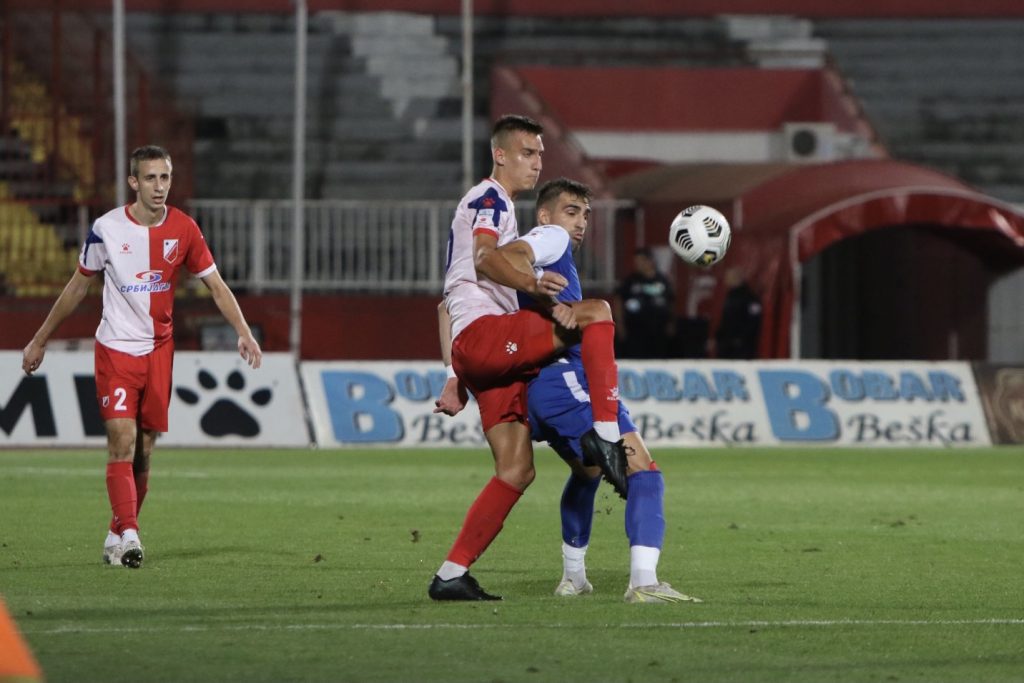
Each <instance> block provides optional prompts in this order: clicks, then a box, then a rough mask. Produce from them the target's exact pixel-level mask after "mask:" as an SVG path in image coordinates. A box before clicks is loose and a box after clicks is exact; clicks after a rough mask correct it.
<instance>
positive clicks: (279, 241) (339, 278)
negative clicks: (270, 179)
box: [190, 199, 638, 293]
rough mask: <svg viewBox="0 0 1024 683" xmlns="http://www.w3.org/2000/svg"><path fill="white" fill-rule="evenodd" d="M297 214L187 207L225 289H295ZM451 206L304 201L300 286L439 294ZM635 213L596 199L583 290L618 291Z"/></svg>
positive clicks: (269, 207) (523, 217) (220, 205)
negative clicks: (622, 251)
mask: <svg viewBox="0 0 1024 683" xmlns="http://www.w3.org/2000/svg"><path fill="white" fill-rule="evenodd" d="M291 207H292V202H291V201H285V200H273V201H270V200H260V201H248V200H226V199H198V200H193V201H192V202H191V207H190V208H191V212H192V215H193V216H194V217H195V219H196V221H197V222H198V223H199V226H200V227H201V228H202V229H203V233H204V235H205V236H206V240H207V242H208V243H209V245H210V249H211V250H212V251H213V255H214V258H215V259H216V260H217V264H218V267H219V269H220V271H221V274H222V275H223V276H224V278H225V279H226V280H227V281H228V283H229V284H230V285H232V286H233V287H244V288H246V289H247V290H249V291H252V292H260V291H273V290H284V289H287V288H288V287H290V285H291V245H292V239H291V230H292V208H291ZM454 209H455V205H454V203H453V202H452V201H382V202H369V201H355V200H353V201H346V200H315V201H314V200H310V201H307V202H306V205H305V216H304V221H305V231H306V234H305V245H306V254H305V259H304V263H305V273H304V274H303V277H302V283H303V288H304V289H306V290H321V291H342V290H348V291H364V292H382V293H383V292H395V293H398V292H410V293H411V292H439V291H440V290H441V288H442V285H443V282H444V266H445V254H446V250H447V243H448V232H449V228H450V225H451V218H452V214H453V212H454ZM637 214H638V210H637V209H636V208H635V207H634V205H633V204H632V203H631V202H625V201H613V200H598V201H595V202H594V204H593V216H594V218H593V220H592V221H591V225H590V228H589V230H588V235H587V241H586V243H585V245H584V248H583V249H582V250H581V252H580V254H579V255H578V256H577V264H578V265H579V268H580V276H581V278H582V279H583V286H584V288H585V290H588V289H591V288H593V289H596V290H600V291H610V290H612V289H614V287H615V284H616V277H615V253H616V244H617V242H618V240H617V239H616V232H617V231H616V225H617V223H618V221H619V220H624V219H629V220H636V218H637V217H638V216H637ZM517 218H518V221H519V225H520V229H521V230H522V231H523V232H525V231H526V230H527V229H529V227H532V226H533V224H534V218H533V208H532V206H531V207H528V208H520V209H517ZM627 248H628V247H627Z"/></svg>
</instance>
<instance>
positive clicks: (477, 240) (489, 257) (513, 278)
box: [473, 233, 568, 298]
mask: <svg viewBox="0 0 1024 683" xmlns="http://www.w3.org/2000/svg"><path fill="white" fill-rule="evenodd" d="M527 248H529V245H527ZM473 259H474V265H475V266H476V272H477V274H478V275H483V276H484V277H486V278H487V279H488V280H490V281H492V282H496V283H498V284H499V285H505V286H506V287H512V288H513V289H518V290H519V291H520V292H524V293H526V294H529V295H530V296H533V297H537V298H540V297H544V296H547V297H552V296H556V295H557V294H558V293H559V292H561V291H562V290H563V289H565V286H566V285H567V284H568V281H567V280H566V279H565V278H564V277H562V276H561V275H559V274H557V273H544V274H543V275H542V276H541V277H539V278H538V277H535V276H534V274H533V268H532V265H533V250H532V249H531V250H530V265H531V267H530V270H529V272H527V273H524V272H523V271H521V270H519V269H517V268H516V267H515V266H513V265H512V263H511V262H509V260H508V259H507V258H505V257H504V255H502V254H501V253H499V252H498V240H497V238H496V237H494V235H491V234H488V233H479V234H477V235H475V236H474V237H473Z"/></svg>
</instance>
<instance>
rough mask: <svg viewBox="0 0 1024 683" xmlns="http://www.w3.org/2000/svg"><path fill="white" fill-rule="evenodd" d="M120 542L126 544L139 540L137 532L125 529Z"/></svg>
mask: <svg viewBox="0 0 1024 683" xmlns="http://www.w3.org/2000/svg"><path fill="white" fill-rule="evenodd" d="M121 540H122V541H124V542H125V543H127V542H128V541H136V542H138V540H139V532H138V531H137V530H135V529H125V530H124V533H122V534H121Z"/></svg>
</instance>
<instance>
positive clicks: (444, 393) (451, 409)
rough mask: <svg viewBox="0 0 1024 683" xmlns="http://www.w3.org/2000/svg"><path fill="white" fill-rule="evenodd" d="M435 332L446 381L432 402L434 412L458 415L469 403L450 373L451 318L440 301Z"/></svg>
mask: <svg viewBox="0 0 1024 683" xmlns="http://www.w3.org/2000/svg"><path fill="white" fill-rule="evenodd" d="M437 332H438V339H439V341H440V343H441V360H443V361H444V365H445V367H446V368H448V370H449V373H448V379H447V381H445V383H444V388H442V389H441V395H440V396H438V398H437V400H436V401H434V412H435V413H444V414H445V415H449V416H454V415H458V414H459V413H460V412H461V411H462V409H463V408H465V407H466V404H467V403H468V402H469V394H468V392H467V391H466V386H465V385H464V384H463V383H462V381H461V380H460V379H459V378H458V377H457V376H455V374H454V372H452V371H451V367H452V318H451V315H449V314H448V306H447V305H445V302H444V301H442V302H441V303H440V304H438V305H437Z"/></svg>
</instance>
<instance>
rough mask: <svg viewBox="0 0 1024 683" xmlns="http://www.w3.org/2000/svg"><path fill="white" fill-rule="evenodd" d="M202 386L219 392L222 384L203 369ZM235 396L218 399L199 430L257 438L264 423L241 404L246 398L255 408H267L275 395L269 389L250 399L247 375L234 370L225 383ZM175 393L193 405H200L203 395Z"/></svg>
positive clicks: (185, 390)
mask: <svg viewBox="0 0 1024 683" xmlns="http://www.w3.org/2000/svg"><path fill="white" fill-rule="evenodd" d="M196 380H197V381H198V382H199V386H200V387H202V389H204V390H205V391H206V392H213V391H216V390H217V387H218V386H219V383H218V382H217V378H216V377H214V376H213V375H212V374H211V373H210V372H208V371H207V370H200V371H199V375H198V377H197V378H196ZM225 383H226V384H227V388H228V389H230V390H232V392H234V393H232V394H229V395H227V396H220V397H217V398H216V400H215V401H214V402H213V403H212V404H211V405H210V406H209V407H208V408H207V409H206V410H205V412H203V416H202V418H200V420H199V427H200V428H201V429H202V430H203V431H204V432H205V433H207V434H209V435H210V436H229V435H237V436H244V437H253V436H257V435H259V433H260V423H259V422H258V421H257V420H256V418H255V417H253V416H252V414H251V413H250V412H249V411H248V410H247V409H246V408H244V407H243V406H242V405H239V402H244V401H245V400H246V398H248V401H249V402H251V403H252V404H253V405H255V406H259V407H263V406H265V405H267V404H268V403H270V399H271V398H272V397H273V392H272V391H271V390H270V389H269V388H263V389H257V390H256V391H254V392H252V393H251V394H249V395H248V397H246V395H245V393H244V391H245V376H244V375H242V373H241V372H239V371H238V370H232V371H231V374H229V375H228V376H227V380H226V382H225ZM175 392H176V393H177V394H178V398H180V399H181V400H182V401H184V402H185V403H187V404H189V405H190V406H194V405H198V404H199V402H200V401H201V400H202V397H201V396H200V394H199V392H196V391H193V390H192V389H189V388H187V387H182V386H179V387H178V388H177V389H176V390H175Z"/></svg>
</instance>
